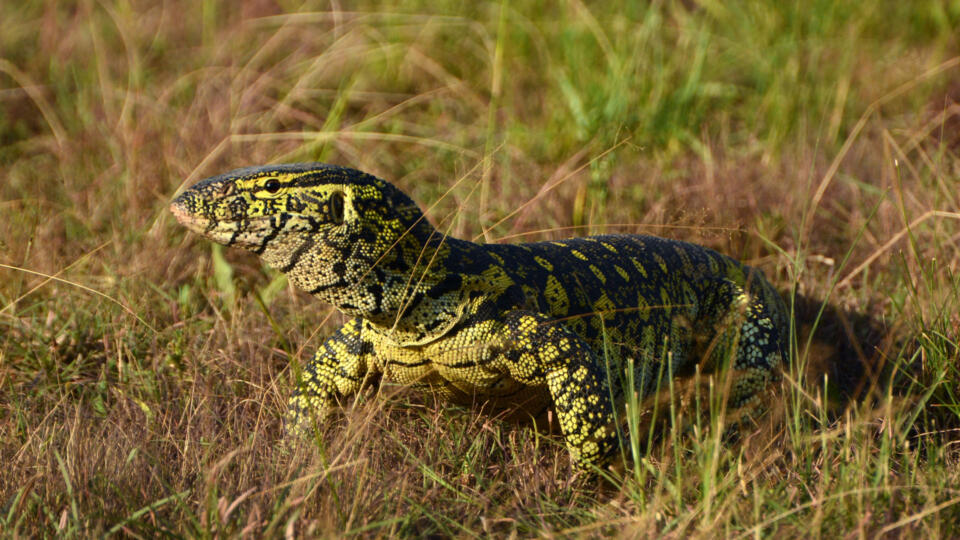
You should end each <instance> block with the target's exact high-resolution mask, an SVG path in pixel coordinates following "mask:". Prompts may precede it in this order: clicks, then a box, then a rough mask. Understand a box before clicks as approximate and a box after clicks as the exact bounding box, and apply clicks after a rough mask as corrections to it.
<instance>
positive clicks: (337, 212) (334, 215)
mask: <svg viewBox="0 0 960 540" xmlns="http://www.w3.org/2000/svg"><path fill="white" fill-rule="evenodd" d="M330 218H331V219H332V220H333V221H334V222H335V223H343V193H341V192H339V191H337V192H335V193H333V194H332V195H330Z"/></svg>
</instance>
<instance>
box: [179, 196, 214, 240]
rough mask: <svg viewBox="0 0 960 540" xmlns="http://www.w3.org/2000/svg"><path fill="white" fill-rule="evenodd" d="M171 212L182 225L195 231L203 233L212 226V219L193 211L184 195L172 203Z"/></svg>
mask: <svg viewBox="0 0 960 540" xmlns="http://www.w3.org/2000/svg"><path fill="white" fill-rule="evenodd" d="M170 213H171V214H173V216H174V217H175V218H177V221H179V222H180V224H181V225H183V226H184V227H186V228H188V229H190V230H191V231H193V232H196V233H201V234H203V233H204V232H205V231H206V230H207V229H208V228H209V227H210V221H211V220H210V219H208V218H205V217H203V216H199V215H197V214H196V213H194V212H191V211H190V209H189V208H188V207H187V204H186V201H185V200H184V199H183V197H177V198H176V199H175V200H174V201H173V202H172V203H170Z"/></svg>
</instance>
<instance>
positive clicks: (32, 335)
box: [0, 0, 960, 538]
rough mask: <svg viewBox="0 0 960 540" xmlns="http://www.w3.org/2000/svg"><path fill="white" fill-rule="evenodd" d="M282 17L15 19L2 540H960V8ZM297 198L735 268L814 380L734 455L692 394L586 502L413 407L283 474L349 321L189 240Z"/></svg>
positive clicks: (463, 416) (418, 8) (311, 454)
mask: <svg viewBox="0 0 960 540" xmlns="http://www.w3.org/2000/svg"><path fill="white" fill-rule="evenodd" d="M281 5H282V6H286V5H287V4H286V3H283V2H281V3H279V5H274V4H271V3H265V2H252V3H251V2H245V3H242V5H239V6H235V5H232V4H231V5H228V4H225V3H220V2H214V1H211V0H204V1H203V2H201V3H190V2H184V1H182V0H170V1H167V2H163V3H160V4H155V3H144V2H80V3H78V4H77V5H67V4H65V3H62V2H45V1H39V0H37V1H30V2H3V3H0V178H2V179H3V180H2V181H0V462H2V463H4V464H5V470H4V473H3V474H2V475H0V530H3V531H4V533H6V534H7V535H9V536H11V537H21V536H24V537H34V536H58V537H61V536H62V537H89V536H95V535H121V534H122V535H126V536H144V537H152V536H157V535H161V534H162V535H174V536H191V537H213V536H240V537H274V536H280V535H299V536H323V537H340V536H350V537H358V536H359V537H372V536H377V537H380V536H418V537H419V536H438V537H439V536H457V537H473V536H507V535H515V536H600V535H604V536H608V535H609V536H629V537H638V536H654V535H657V536H672V537H681V536H682V537H702V538H706V537H709V538H713V537H717V536H724V537H734V538H742V537H759V536H772V535H778V536H795V537H800V536H802V537H838V536H851V537H852V536H856V537H874V536H885V535H886V536H898V537H899V536H909V537H924V538H927V537H952V536H956V531H957V530H958V527H960V492H958V489H957V488H956V486H957V485H960V473H958V471H960V467H957V464H958V461H960V453H958V445H957V441H958V440H960V437H958V434H960V382H958V381H960V373H958V370H960V368H958V366H960V361H958V360H960V345H958V335H960V331H958V330H960V318H958V316H957V313H958V312H960V287H958V285H957V284H958V280H957V273H958V269H957V268H958V264H960V259H958V249H957V238H958V233H960V223H958V221H960V220H958V216H960V197H958V195H957V192H956V191H957V190H956V185H957V179H958V176H960V137H958V136H957V133H958V132H960V131H958V129H957V128H958V125H960V124H958V121H960V85H958V84H957V80H958V74H960V59H958V58H957V57H956V56H955V54H956V53H955V51H956V50H957V46H958V42H957V40H958V37H957V33H956V31H955V29H956V28H957V27H958V26H960V8H958V5H957V3H956V2H944V1H939V0H922V1H915V2H895V1H893V0H883V1H880V2H832V1H827V0H814V1H812V2H806V3H803V4H800V3H782V2H746V1H732V2H723V3H719V2H711V1H698V2H660V1H654V2H647V3H634V4H630V5H623V6H614V5H607V4H599V3H585V2H582V1H579V0H569V1H565V2H555V3H550V4H548V5H544V4H543V3H540V2H533V1H531V0H521V1H518V2H495V3H463V2H454V1H449V0H439V1H432V2H424V1H419V0H418V1H413V2H393V1H389V0H388V1H384V2H368V1H362V2H359V3H352V4H351V5H350V6H349V9H346V6H341V5H340V4H338V3H336V2H334V3H325V2H314V1H308V2H306V3H303V4H302V5H299V6H297V7H289V6H288V7H280V6H281ZM295 160H325V161H331V162H334V163H339V164H344V165H349V166H352V167H355V168H359V169H362V170H365V171H368V172H371V173H373V174H376V175H379V176H382V177H384V178H387V179H390V180H393V181H395V182H397V183H398V184H399V185H400V186H401V187H402V188H403V189H404V190H405V191H407V192H408V193H410V194H411V196H412V197H413V198H414V199H415V200H417V201H419V202H420V203H421V205H422V206H423V207H424V208H426V209H428V214H429V216H430V218H431V219H432V220H433V221H434V222H435V223H438V224H441V227H442V228H443V229H444V230H449V231H450V233H451V234H453V235H455V236H457V237H461V238H475V239H483V240H484V241H487V242H499V241H521V240H523V241H530V240H539V239H554V238H563V237H568V236H572V235H579V234H587V233H595V232H627V233H647V234H657V235H661V236H667V237H671V238H678V239H684V240H690V241H694V242H699V243H702V244H705V245H709V246H710V247H713V248H716V249H718V250H720V251H722V252H725V253H729V254H731V255H733V256H736V257H739V258H741V259H743V260H745V261H746V262H747V263H748V264H751V265H754V266H757V267H760V268H762V269H763V270H764V272H765V273H766V275H767V276H768V277H769V278H770V279H771V281H773V283H775V284H776V285H777V286H778V287H779V288H780V289H781V290H782V291H783V292H784V296H785V297H786V298H788V299H789V300H790V303H791V305H792V309H793V311H794V313H795V314H796V328H795V347H794V351H793V354H792V362H791V366H790V369H789V370H788V371H787V372H786V373H785V376H784V381H783V384H782V385H781V386H780V387H779V388H777V389H775V391H774V392H772V393H771V396H770V398H769V400H768V401H769V403H768V405H769V406H768V408H769V412H768V414H767V415H766V416H764V417H762V418H760V419H758V420H757V423H756V424H752V425H749V426H745V427H744V429H741V430H740V433H739V437H738V440H736V441H732V442H731V441H729V440H727V439H726V438H724V437H723V433H724V431H725V430H724V427H725V426H728V425H729V424H728V422H729V418H728V417H726V416H724V415H721V414H719V412H717V409H722V407H715V406H714V407H711V404H714V405H715V404H716V400H717V398H718V396H720V395H721V387H722V384H720V383H716V382H714V383H713V386H711V381H710V380H709V378H707V377H705V376H704V377H703V378H701V379H698V380H696V381H694V383H693V384H691V385H689V386H690V387H689V388H688V387H687V386H684V385H683V384H681V383H679V382H677V383H676V384H672V383H673V381H672V379H670V380H669V381H668V382H669V383H671V384H668V385H667V387H668V388H667V389H666V392H665V393H664V394H663V395H661V396H658V398H657V399H656V400H654V401H653V402H650V403H647V402H638V403H632V404H631V411H632V412H634V413H636V414H635V415H634V416H633V417H632V418H631V422H630V423H629V429H630V430H632V431H633V432H634V433H635V434H639V435H640V436H636V437H633V441H635V443H636V444H634V445H632V446H631V447H629V448H625V449H624V457H623V459H621V460H618V463H617V464H616V466H614V467H613V468H612V469H610V470H604V471H601V474H599V475H596V476H593V477H591V476H589V475H582V474H575V473H574V472H573V470H572V468H571V466H570V463H569V459H568V457H567V455H566V452H565V450H564V449H563V448H562V444H561V443H560V440H559V439H558V437H557V436H556V435H555V434H551V433H550V432H549V430H544V431H536V430H534V429H531V428H530V427H529V426H522V425H521V426H516V425H513V424H510V423H506V422H503V421H501V420H500V419H498V418H497V417H496V416H495V415H490V414H485V413H484V411H478V410H472V409H462V408H454V407H450V406H449V405H446V404H444V403H442V402H438V401H436V400H435V399H434V398H432V397H430V396H426V397H423V396H417V395H414V394H412V393H410V392H408V391H406V390H405V389H402V388H397V387H394V386H390V385H386V386H383V387H381V388H380V390H379V391H377V392H373V391H371V392H369V393H368V394H365V395H363V396H360V397H358V398H357V399H355V400H352V401H350V402H349V403H345V404H344V405H345V407H344V411H343V413H342V414H341V415H338V416H337V417H335V418H334V419H332V420H331V422H329V423H327V424H324V425H323V426H321V429H320V431H319V434H318V440H317V441H315V442H316V444H312V445H311V444H304V445H289V444H287V443H286V442H285V438H284V436H283V431H282V422H281V418H280V416H281V414H282V412H283V410H284V408H285V402H286V396H287V395H288V394H289V392H290V390H291V388H292V384H293V381H294V380H295V376H294V372H295V370H296V369H297V368H298V366H300V365H302V364H303V363H304V362H305V361H307V360H308V359H309V357H310V355H311V354H312V352H313V351H314V350H315V349H316V348H317V346H318V345H319V343H320V342H322V340H323V339H324V337H325V336H327V335H329V333H330V332H332V330H333V329H334V328H335V327H336V325H337V324H339V323H341V322H342V321H341V317H340V316H339V315H336V314H333V313H331V310H330V308H329V307H328V306H324V305H320V304H318V303H317V302H314V301H312V300H311V299H310V298H309V297H307V296H306V295H304V294H303V293H300V292H298V291H296V290H294V289H293V288H292V287H290V286H288V284H287V283H286V280H285V279H284V278H283V277H282V276H279V275H278V274H277V273H276V272H273V271H270V270H268V269H266V268H264V267H263V266H262V264H261V263H260V261H259V260H258V259H256V258H255V257H253V256H252V255H249V254H245V253H239V252H236V251H233V250H220V249H218V248H217V247H215V246H212V245H210V244H209V243H207V242H205V241H202V240H199V239H198V238H196V236H193V235H189V234H186V232H185V231H184V230H183V229H182V228H180V227H179V226H177V225H176V224H175V223H174V220H173V219H172V218H171V216H170V215H169V213H168V212H167V210H166V206H167V203H168V202H169V200H170V199H171V197H172V195H173V194H174V193H175V192H176V191H177V190H178V189H180V188H181V187H183V186H185V185H188V184H190V183H192V182H193V181H195V180H198V179H200V178H202V177H204V176H207V175H210V174H215V173H218V172H222V171H224V170H227V169H231V168H234V167H239V166H244V165H252V164H259V163H267V162H275V161H295ZM652 409H656V412H657V414H656V415H655V417H653V415H650V417H647V416H645V415H644V414H641V413H645V412H646V411H651V410H652Z"/></svg>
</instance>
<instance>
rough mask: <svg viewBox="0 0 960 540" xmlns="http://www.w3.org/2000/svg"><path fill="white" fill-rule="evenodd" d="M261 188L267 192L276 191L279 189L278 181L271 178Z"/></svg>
mask: <svg viewBox="0 0 960 540" xmlns="http://www.w3.org/2000/svg"><path fill="white" fill-rule="evenodd" d="M263 189H265V190H267V192H268V193H276V192H278V191H280V181H279V180H277V179H276V178H271V179H269V180H267V183H266V184H264V185H263Z"/></svg>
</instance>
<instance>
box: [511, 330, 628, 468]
mask: <svg viewBox="0 0 960 540" xmlns="http://www.w3.org/2000/svg"><path fill="white" fill-rule="evenodd" d="M501 331H502V333H503V337H502V338H501V344H502V345H501V346H503V347H504V350H503V351H502V354H501V355H500V356H499V358H498V360H497V363H498V367H499V368H501V369H504V370H506V371H508V372H509V374H510V376H511V377H513V378H514V379H515V380H517V381H519V382H521V383H523V384H528V385H531V386H546V387H547V389H548V390H549V392H550V398H551V401H552V405H553V409H554V411H555V412H556V414H557V419H558V421H559V422H560V428H561V429H562V430H563V436H564V439H565V441H566V445H567V449H568V450H569V451H570V454H571V456H572V457H573V460H574V463H575V464H576V465H577V466H578V467H580V468H586V467H587V466H589V465H591V464H596V463H599V462H600V460H601V459H602V458H604V457H605V456H607V455H608V454H609V453H610V452H611V451H612V450H613V449H614V448H616V445H617V432H616V426H615V418H614V411H613V404H612V402H611V397H612V396H611V390H610V381H609V378H608V375H607V369H606V367H605V366H604V365H603V363H602V362H601V361H600V360H599V359H598V357H597V355H596V353H595V352H594V351H593V350H592V349H591V348H590V347H589V345H587V344H586V342H584V341H583V340H582V339H581V338H580V337H579V336H578V335H577V334H575V333H573V332H572V331H570V330H569V329H567V328H566V327H565V326H563V324H561V323H559V322H557V321H555V320H551V319H550V318H549V317H547V316H546V315H543V314H541V313H535V312H530V311H511V312H509V313H507V315H506V316H505V318H504V322H503V326H502V327H501Z"/></svg>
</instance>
